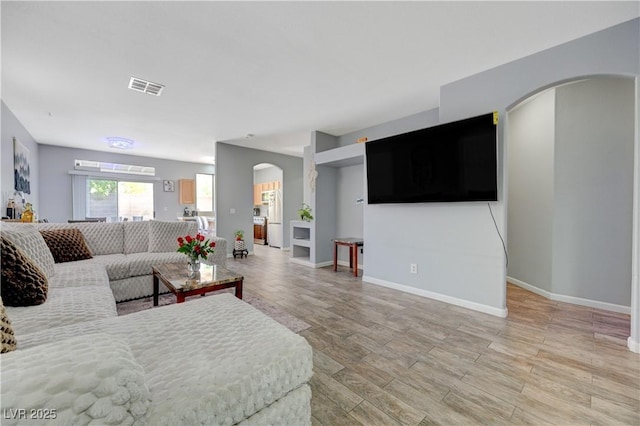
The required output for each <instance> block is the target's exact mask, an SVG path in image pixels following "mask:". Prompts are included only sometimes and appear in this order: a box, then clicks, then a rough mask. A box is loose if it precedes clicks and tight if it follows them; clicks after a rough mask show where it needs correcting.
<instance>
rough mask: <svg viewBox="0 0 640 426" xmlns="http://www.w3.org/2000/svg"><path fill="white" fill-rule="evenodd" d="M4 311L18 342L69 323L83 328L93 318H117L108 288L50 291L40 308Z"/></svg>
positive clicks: (9, 307) (69, 288)
mask: <svg viewBox="0 0 640 426" xmlns="http://www.w3.org/2000/svg"><path fill="white" fill-rule="evenodd" d="M6 309H7V314H8V315H9V318H11V325H13V331H14V332H15V333H16V336H17V337H18V341H20V339H21V336H22V335H25V334H29V333H34V332H36V331H39V330H45V331H47V332H51V331H53V330H54V329H56V328H58V327H62V326H64V325H69V324H81V325H82V326H83V327H84V326H85V325H86V324H88V323H90V322H91V321H93V320H96V319H101V318H111V317H116V316H118V313H117V311H116V302H115V300H114V299H113V293H112V292H111V289H110V288H109V287H96V286H89V287H66V288H52V289H51V291H50V292H49V297H48V298H47V301H46V302H44V303H43V304H41V305H37V306H29V307H12V306H7V307H6Z"/></svg>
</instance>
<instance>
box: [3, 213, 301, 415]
mask: <svg viewBox="0 0 640 426" xmlns="http://www.w3.org/2000/svg"><path fill="white" fill-rule="evenodd" d="M132 224H133V223H132ZM50 225H51V224H50ZM73 225H74V227H77V228H83V234H84V233H85V232H84V229H89V226H92V227H93V226H100V225H101V224H93V223H92V224H73ZM102 225H103V226H104V225H110V224H102ZM150 226H152V225H150ZM40 227H41V225H40V226H32V225H22V224H20V225H12V226H10V227H7V226H5V225H4V224H3V226H2V228H1V233H2V236H3V237H4V238H7V239H9V240H11V241H12V242H13V243H14V244H15V246H16V247H18V248H19V249H20V250H21V251H22V252H23V253H24V254H25V255H26V256H27V257H28V258H29V259H31V260H32V261H33V263H35V264H36V265H37V266H38V267H39V268H40V269H41V270H42V271H43V273H44V274H45V275H46V276H47V279H48V283H49V290H48V297H47V300H46V301H45V302H44V303H43V304H41V305H36V306H28V307H6V313H7V316H8V318H9V319H10V321H11V322H12V327H13V331H14V333H15V338H16V340H17V349H16V350H14V351H12V352H8V353H3V354H2V355H1V358H0V368H1V370H0V377H1V381H2V383H1V384H2V386H1V405H2V407H1V408H2V410H3V413H9V414H8V415H6V416H5V417H4V418H3V421H2V424H3V425H4V424H23V423H25V420H27V423H28V421H31V422H34V423H36V422H38V421H41V419H43V418H45V417H47V418H48V420H50V421H53V423H60V424H153V425H156V424H158V425H180V424H182V425H196V424H201V425H215V424H228V425H230V424H237V423H242V424H309V423H310V421H311V414H310V398H311V391H310V389H309V386H308V385H307V382H308V380H309V379H310V377H311V375H312V352H311V347H310V346H309V344H308V343H307V342H306V340H305V339H304V338H302V337H301V336H298V335H297V334H294V333H292V332H291V331H290V330H288V329H287V328H286V327H284V326H282V325H280V324H279V323H277V322H275V321H274V320H272V319H271V318H269V317H267V316H265V315H264V314H263V313H261V312H260V311H258V310H256V309H255V308H253V307H251V306H250V305H248V304H246V303H244V302H242V301H241V300H239V299H236V298H235V297H234V296H233V295H231V294H222V295H209V296H207V297H198V298H194V300H189V301H187V302H186V303H183V304H174V305H169V306H165V307H160V308H154V309H150V310H146V311H141V312H137V313H133V314H129V315H125V316H122V317H118V316H117V313H116V308H115V298H114V292H112V289H113V287H112V285H113V282H117V281H122V280H126V279H127V277H123V278H117V279H114V280H110V274H109V272H108V270H109V267H110V266H109V265H112V266H111V267H112V268H114V270H115V266H113V265H114V263H111V262H103V260H106V259H107V258H105V259H102V260H101V259H97V258H98V257H99V256H110V255H117V254H122V255H125V254H124V253H105V254H96V256H94V259H89V260H82V261H76V262H68V263H59V264H56V263H53V262H52V260H53V259H52V257H51V253H50V252H49V253H47V251H48V248H47V246H46V244H45V243H44V240H43V239H42V236H41V235H40V233H39V231H38V228H40ZM85 227H86V228H85ZM122 229H124V227H123V228H122ZM92 231H95V232H96V234H95V237H96V241H97V240H99V239H100V238H101V237H98V235H99V233H98V232H97V230H96V229H94V228H92ZM102 231H105V232H106V228H105V229H103V230H102ZM87 232H88V233H89V234H90V232H89V231H87ZM123 232H124V231H123ZM85 235H86V234H85ZM86 240H87V244H88V245H89V246H90V247H92V249H95V246H93V245H92V244H93V242H92V237H89V236H87V238H86ZM123 241H125V239H124V237H123ZM150 241H154V238H153V237H152V238H151V239H150ZM140 247H142V246H140ZM221 251H222V250H221ZM140 253H142V252H140ZM223 253H224V252H223ZM94 254H95V252H94ZM225 254H226V253H225ZM130 255H131V253H129V254H127V255H126V256H130ZM116 257H117V258H120V257H119V256H116ZM115 264H116V265H118V264H120V263H119V262H116V263H115ZM134 265H135V263H134ZM130 268H131V266H130ZM117 276H118V275H114V277H117ZM128 278H131V277H128ZM110 284H111V286H110ZM20 410H22V411H20ZM52 416H55V419H53V418H52ZM7 417H8V418H7Z"/></svg>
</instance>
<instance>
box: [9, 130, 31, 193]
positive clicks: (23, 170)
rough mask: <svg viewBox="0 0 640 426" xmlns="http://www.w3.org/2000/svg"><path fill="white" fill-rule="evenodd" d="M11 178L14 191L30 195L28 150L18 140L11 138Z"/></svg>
mask: <svg viewBox="0 0 640 426" xmlns="http://www.w3.org/2000/svg"><path fill="white" fill-rule="evenodd" d="M13 177H14V186H13V188H14V189H15V190H16V191H19V192H22V193H23V194H31V166H30V165H29V150H28V149H27V147H26V146H24V145H22V144H21V143H20V141H19V140H18V139H16V138H15V137H14V138H13Z"/></svg>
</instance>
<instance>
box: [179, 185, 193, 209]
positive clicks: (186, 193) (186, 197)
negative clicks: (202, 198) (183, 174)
mask: <svg viewBox="0 0 640 426" xmlns="http://www.w3.org/2000/svg"><path fill="white" fill-rule="evenodd" d="M178 184H179V192H180V204H195V203H196V180H195V179H180V180H178Z"/></svg>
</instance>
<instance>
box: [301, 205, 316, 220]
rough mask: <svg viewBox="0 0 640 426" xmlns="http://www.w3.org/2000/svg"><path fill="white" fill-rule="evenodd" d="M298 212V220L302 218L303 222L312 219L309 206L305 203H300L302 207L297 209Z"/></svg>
mask: <svg viewBox="0 0 640 426" xmlns="http://www.w3.org/2000/svg"><path fill="white" fill-rule="evenodd" d="M298 214H299V215H300V220H304V221H305V222H311V221H312V220H313V215H312V214H311V207H309V204H307V203H302V207H301V208H299V209H298Z"/></svg>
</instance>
